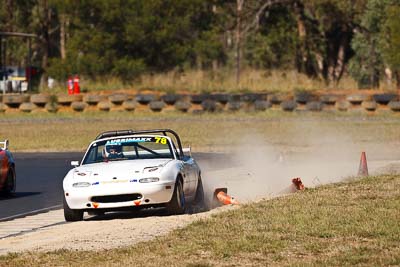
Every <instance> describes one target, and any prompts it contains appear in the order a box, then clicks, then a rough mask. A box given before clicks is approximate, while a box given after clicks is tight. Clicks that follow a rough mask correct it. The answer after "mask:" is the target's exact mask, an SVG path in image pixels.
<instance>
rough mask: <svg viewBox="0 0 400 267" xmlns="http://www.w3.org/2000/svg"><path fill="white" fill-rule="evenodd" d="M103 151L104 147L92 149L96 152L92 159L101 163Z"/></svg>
mask: <svg viewBox="0 0 400 267" xmlns="http://www.w3.org/2000/svg"><path fill="white" fill-rule="evenodd" d="M103 149H104V145H101V146H98V147H97V149H94V150H95V151H96V157H95V159H94V161H97V162H99V161H102V160H103V159H104V158H103Z"/></svg>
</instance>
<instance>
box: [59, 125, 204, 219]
mask: <svg viewBox="0 0 400 267" xmlns="http://www.w3.org/2000/svg"><path fill="white" fill-rule="evenodd" d="M184 152H190V148H189V149H185V151H184V149H183V148H182V145H181V140H180V138H179V136H178V135H177V134H176V133H175V132H174V131H172V130H170V129H161V130H144V131H132V130H123V131H110V132H104V133H102V134H100V135H99V136H98V137H97V138H96V140H94V141H93V142H92V143H91V144H90V145H89V147H88V149H87V151H86V153H85V155H84V157H83V159H82V162H81V163H79V162H74V161H73V162H71V165H73V166H76V167H75V168H73V169H72V170H70V171H69V172H68V173H67V175H66V176H65V178H64V181H63V189H64V217H65V220H66V221H80V220H82V219H83V213H84V212H89V213H94V214H96V213H98V214H102V213H104V212H107V211H115V210H126V209H128V210H129V209H132V210H135V209H140V208H146V207H165V208H166V209H167V211H168V212H169V213H172V214H181V213H184V212H185V209H186V207H187V206H188V205H201V203H202V202H203V200H204V193H203V185H202V181H201V172H200V168H199V166H198V165H197V163H196V161H195V160H194V159H193V158H192V157H191V155H185V154H184Z"/></svg>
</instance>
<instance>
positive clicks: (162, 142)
mask: <svg viewBox="0 0 400 267" xmlns="http://www.w3.org/2000/svg"><path fill="white" fill-rule="evenodd" d="M154 138H155V139H156V143H161V144H163V145H166V144H167V138H165V137H154Z"/></svg>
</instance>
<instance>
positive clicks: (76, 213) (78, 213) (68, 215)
mask: <svg viewBox="0 0 400 267" xmlns="http://www.w3.org/2000/svg"><path fill="white" fill-rule="evenodd" d="M63 206H64V218H65V220H66V221H67V222H77V221H82V220H83V211H82V210H74V209H70V208H69V207H68V204H67V201H66V200H65V197H64V199H63Z"/></svg>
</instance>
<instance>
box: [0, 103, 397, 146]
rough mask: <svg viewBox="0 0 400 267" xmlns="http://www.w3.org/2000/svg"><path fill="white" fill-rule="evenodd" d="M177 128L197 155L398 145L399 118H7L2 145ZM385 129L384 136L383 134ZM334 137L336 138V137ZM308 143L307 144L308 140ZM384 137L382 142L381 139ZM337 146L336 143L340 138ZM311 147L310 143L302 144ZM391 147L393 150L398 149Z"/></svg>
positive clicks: (72, 142) (0, 123) (1, 127)
mask: <svg viewBox="0 0 400 267" xmlns="http://www.w3.org/2000/svg"><path fill="white" fill-rule="evenodd" d="M159 128H171V129H173V130H175V131H177V132H178V133H179V134H180V136H181V138H182V141H183V142H184V144H183V145H184V146H188V145H191V146H192V148H193V151H197V152H198V151H208V152H213V151H225V150H226V149H229V148H230V147H232V146H233V145H236V144H241V143H242V142H246V140H245V139H244V138H248V137H249V135H250V136H253V137H254V136H257V139H258V140H259V141H260V142H265V143H268V144H281V145H282V144H283V145H288V146H293V145H294V146H296V145H298V143H299V141H301V140H303V139H310V137H312V138H314V139H319V137H321V138H324V137H325V138H326V135H327V134H329V135H334V136H346V138H347V137H349V138H351V139H352V140H361V141H362V142H365V143H382V144H385V146H388V144H393V146H395V145H397V144H398V140H399V138H398V137H399V135H398V133H399V131H400V120H399V114H393V115H386V114H380V115H377V116H366V115H360V114H357V113H356V114H350V113H349V114H332V113H329V112H321V113H306V114H304V113H300V112H299V113H297V112H294V113H288V112H282V111H275V110H268V111H266V112H255V113H246V112H237V113H215V114H214V113H204V114H201V115H194V114H182V113H176V112H172V113H148V114H136V113H129V112H109V113H98V112H97V113H96V112H92V113H90V112H87V113H86V112H85V113H79V114H76V113H68V112H66V113H62V112H61V113H57V114H47V113H43V114H2V115H0V140H3V139H9V140H10V149H11V151H13V152H23V151H26V152H29V151H33V152H38V151H40V152H48V151H51V152H54V151H82V152H83V151H84V150H85V149H86V147H87V145H88V144H89V143H90V142H91V141H93V139H94V138H95V137H96V136H97V135H98V134H99V133H100V132H102V131H110V130H121V129H136V130H138V129H159ZM383 129H384V130H383ZM333 133H334V134H333ZM305 137H307V138H305ZM377 137H379V138H377ZM334 140H336V137H334ZM301 143H304V144H305V141H301ZM393 146H389V147H393Z"/></svg>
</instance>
